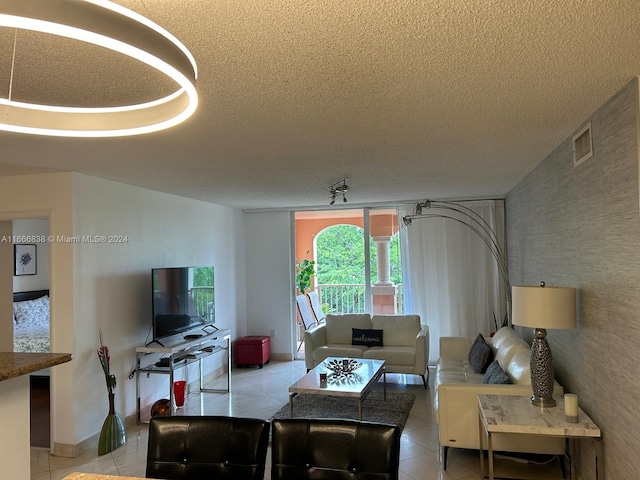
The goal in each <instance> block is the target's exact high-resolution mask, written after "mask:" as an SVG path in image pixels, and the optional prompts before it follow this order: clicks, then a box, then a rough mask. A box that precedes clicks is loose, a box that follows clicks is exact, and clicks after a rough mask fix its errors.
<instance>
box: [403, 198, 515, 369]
mask: <svg viewBox="0 0 640 480" xmlns="http://www.w3.org/2000/svg"><path fill="white" fill-rule="evenodd" d="M458 203H461V204H463V205H464V206H465V207H467V208H470V209H471V210H473V211H474V212H476V213H477V214H478V215H480V216H481V217H482V218H483V219H484V220H485V221H486V222H487V223H488V224H489V226H490V227H491V229H492V230H493V231H494V232H495V233H496V235H497V237H498V241H499V244H500V246H501V248H502V250H503V251H504V252H506V248H505V247H506V244H505V215H504V202H503V201H502V200H486V201H470V202H458ZM414 207H415V205H407V206H406V207H404V212H401V215H402V216H404V215H410V214H412V213H413V209H414ZM401 210H402V209H401ZM423 213H433V214H442V215H444V216H447V217H452V216H455V217H456V218H458V219H460V220H461V221H462V222H465V223H467V224H469V223H471V222H470V221H469V219H468V218H466V217H465V216H464V215H460V214H458V213H456V212H452V211H450V210H444V209H437V208H431V209H429V210H424V212H423ZM401 241H402V247H403V250H402V252H403V271H404V275H403V282H404V284H405V285H404V292H405V293H404V295H405V296H404V301H405V312H406V313H417V314H418V315H420V317H421V319H422V323H423V324H426V325H428V326H429V335H430V346H429V347H430V348H429V363H430V364H434V363H435V362H436V361H437V359H438V357H439V355H440V351H439V340H440V337H441V336H452V335H453V336H459V335H464V336H476V335H477V334H478V333H482V334H483V335H485V336H487V335H488V334H489V333H490V332H492V331H494V330H495V329H496V327H495V323H494V314H495V318H496V321H497V324H498V328H499V327H500V326H501V325H502V321H503V319H504V318H505V315H506V313H507V289H508V287H507V286H506V283H505V281H504V280H503V276H502V275H501V273H500V269H499V265H498V262H497V261H496V259H495V257H494V256H493V254H492V253H491V250H490V249H489V247H487V245H486V244H485V243H484V242H483V240H482V238H481V237H480V236H479V235H478V234H477V233H476V232H474V231H473V230H472V229H471V228H469V227H468V226H467V225H464V224H462V223H460V222H458V221H455V220H451V219H448V218H416V219H414V220H413V222H412V224H411V225H410V226H403V227H402V229H401Z"/></svg>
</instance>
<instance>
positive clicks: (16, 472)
mask: <svg viewBox="0 0 640 480" xmlns="http://www.w3.org/2000/svg"><path fill="white" fill-rule="evenodd" d="M70 361H71V354H70V353H13V352H0V430H2V432H3V435H0V465H2V478H11V479H14V478H15V479H20V480H22V479H27V478H30V477H31V440H30V418H29V415H30V411H29V410H30V409H29V405H30V403H31V402H30V384H29V374H30V373H33V372H37V371H38V370H42V369H43V368H50V367H55V366H56V365H60V364H62V363H66V362H70ZM9 432H10V433H9Z"/></svg>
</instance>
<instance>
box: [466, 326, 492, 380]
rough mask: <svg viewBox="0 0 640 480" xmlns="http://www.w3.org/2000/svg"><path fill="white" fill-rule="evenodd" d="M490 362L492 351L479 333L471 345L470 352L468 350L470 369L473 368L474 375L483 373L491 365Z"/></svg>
mask: <svg viewBox="0 0 640 480" xmlns="http://www.w3.org/2000/svg"><path fill="white" fill-rule="evenodd" d="M491 360H493V351H492V350H491V347H490V346H489V345H488V344H487V342H486V341H485V340H484V337H483V336H482V334H481V333H479V334H478V336H477V337H476V339H475V340H474V342H473V345H471V350H469V363H470V364H471V368H473V371H474V372H476V373H484V372H485V371H486V370H487V367H488V366H489V364H490V363H491Z"/></svg>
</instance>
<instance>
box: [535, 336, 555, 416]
mask: <svg viewBox="0 0 640 480" xmlns="http://www.w3.org/2000/svg"><path fill="white" fill-rule="evenodd" d="M546 337H547V331H546V330H545V329H544V328H536V329H535V338H534V339H533V343H532V344H531V360H530V365H529V368H530V369H531V389H532V390H533V397H531V404H532V405H535V406H537V407H541V408H546V407H555V405H556V401H555V400H554V399H553V383H554V380H553V358H552V356H551V348H550V347H549V343H548V342H547V338H546Z"/></svg>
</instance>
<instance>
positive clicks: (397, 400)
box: [272, 391, 416, 430]
mask: <svg viewBox="0 0 640 480" xmlns="http://www.w3.org/2000/svg"><path fill="white" fill-rule="evenodd" d="M415 399H416V396H415V395H414V394H413V393H387V400H386V401H385V400H384V397H383V393H382V392H378V391H375V392H371V393H370V394H369V395H368V396H367V398H366V399H365V400H364V402H363V403H362V420H364V421H368V422H378V423H389V424H391V425H398V426H399V427H400V429H401V430H402V429H403V428H404V425H405V423H407V418H408V417H409V411H411V407H412V406H413V402H414V400H415ZM293 416H294V418H350V419H356V420H357V419H358V400H357V399H355V398H344V397H330V396H325V395H307V394H304V393H301V394H300V395H298V396H296V397H295V398H294V399H293ZM274 418H278V419H280V418H290V417H289V404H288V403H287V404H286V405H284V406H283V407H282V408H281V409H280V410H278V411H277V412H276V413H275V415H274V416H273V417H272V419H274Z"/></svg>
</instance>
